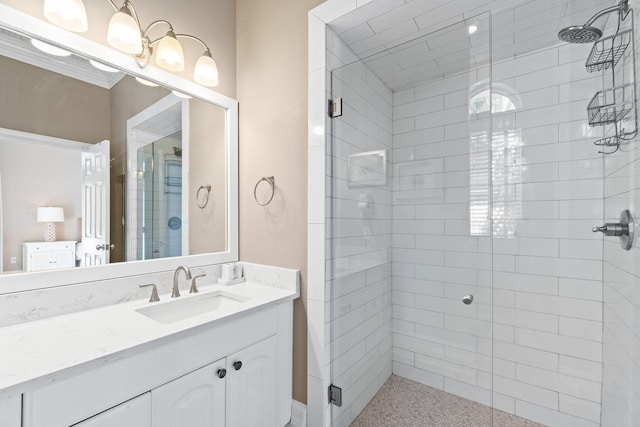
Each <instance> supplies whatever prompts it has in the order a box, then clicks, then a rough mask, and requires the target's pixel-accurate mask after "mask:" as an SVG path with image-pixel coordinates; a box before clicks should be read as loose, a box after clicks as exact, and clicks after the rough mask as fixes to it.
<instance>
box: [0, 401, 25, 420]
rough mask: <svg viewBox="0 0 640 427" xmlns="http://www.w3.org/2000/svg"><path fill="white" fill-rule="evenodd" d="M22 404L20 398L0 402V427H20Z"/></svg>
mask: <svg viewBox="0 0 640 427" xmlns="http://www.w3.org/2000/svg"><path fill="white" fill-rule="evenodd" d="M21 412H22V402H21V399H20V396H16V397H13V398H11V399H5V400H0V426H2V427H20V426H21V425H22V414H21Z"/></svg>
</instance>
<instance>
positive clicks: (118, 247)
mask: <svg viewBox="0 0 640 427" xmlns="http://www.w3.org/2000/svg"><path fill="white" fill-rule="evenodd" d="M170 93H171V92H170V91H169V90H168V89H165V88H163V87H150V86H144V85H141V84H140V83H138V82H137V81H136V80H135V79H134V78H133V77H131V76H125V77H123V78H122V80H120V81H119V82H118V84H116V85H115V86H114V87H112V88H111V118H112V121H111V146H110V151H111V170H110V176H111V194H112V196H111V201H112V202H111V205H110V212H109V217H110V220H111V223H110V229H109V233H110V235H111V237H110V239H111V244H113V245H115V248H114V250H113V251H112V252H111V262H122V261H124V260H125V247H126V244H125V228H124V225H123V222H122V218H123V216H124V209H125V206H126V205H125V202H124V201H123V200H122V198H123V197H126V194H125V187H124V185H125V184H124V183H125V181H126V180H125V178H124V177H125V171H126V170H127V120H129V119H130V118H131V117H133V116H135V115H136V114H138V113H140V112H141V111H142V110H144V109H145V108H147V107H149V106H150V105H151V104H153V103H155V102H157V101H159V100H160V99H162V98H164V97H165V96H167V95H169V94H170Z"/></svg>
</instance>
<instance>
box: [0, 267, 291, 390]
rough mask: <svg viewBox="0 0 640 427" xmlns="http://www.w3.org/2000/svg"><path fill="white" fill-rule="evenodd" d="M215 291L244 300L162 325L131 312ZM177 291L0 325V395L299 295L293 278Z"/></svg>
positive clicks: (68, 373) (51, 379) (27, 388)
mask: <svg viewBox="0 0 640 427" xmlns="http://www.w3.org/2000/svg"><path fill="white" fill-rule="evenodd" d="M249 279H250V278H249ZM220 290H225V291H228V292H230V293H233V294H237V295H242V296H246V297H248V299H247V300H246V301H239V302H238V303H237V304H234V308H233V309H230V308H224V307H223V308H221V309H218V310H213V311H210V312H207V313H204V314H199V315H195V316H193V317H189V318H187V319H184V320H178V321H175V322H171V323H167V324H163V323H159V322H158V321H155V320H153V319H151V318H149V317H147V316H145V315H143V314H141V313H139V312H137V311H136V310H137V309H141V308H144V307H149V306H159V305H162V304H171V303H172V302H174V301H178V300H180V301H185V302H186V300H188V299H191V298H202V297H203V296H205V295H207V294H209V293H212V292H216V291H220ZM149 292H150V290H149ZM181 292H182V293H183V294H182V296H181V297H180V298H178V299H173V298H171V297H170V295H168V294H165V295H160V299H161V301H160V302H155V303H150V302H147V300H136V301H131V302H127V303H122V304H116V305H110V306H106V307H101V308H96V309H92V310H85V311H80V312H76V313H71V314H65V315H62V316H57V317H52V318H48V319H42V320H37V321H33V322H28V323H23V324H18V325H13V326H8V327H4V328H0V352H1V354H0V361H1V363H0V400H3V399H4V398H9V397H11V396H14V395H17V394H20V393H23V392H25V391H29V390H33V389H35V388H37V387H41V386H42V385H45V384H48V383H51V382H53V381H59V380H60V379H63V378H65V377H67V376H71V375H74V374H76V373H77V372H78V371H79V370H80V369H82V370H83V371H86V370H87V369H91V366H93V364H95V366H98V365H99V364H100V363H104V360H105V358H107V357H109V358H112V357H113V356H114V355H120V354H122V355H123V356H124V353H125V352H127V354H132V353H131V351H136V352H138V351H144V350H145V349H146V347H147V346H149V345H152V343H158V342H160V341H162V340H166V341H167V342H168V341H169V340H171V338H172V337H173V338H175V337H176V336H177V335H178V334H180V333H183V332H185V331H189V330H191V329H194V328H198V327H201V326H205V325H209V324H213V323H214V322H220V321H223V319H228V318H230V317H232V316H238V315H241V314H242V313H245V312H247V311H250V310H255V309H258V308H260V307H263V306H265V305H267V304H272V303H276V302H279V301H284V300H287V299H295V298H296V297H297V296H298V295H299V293H298V292H299V290H298V284H297V283H296V285H295V286H282V287H276V286H268V285H264V284H257V283H254V282H253V281H248V282H244V283H239V284H236V285H231V286H219V285H214V284H212V285H203V286H201V289H200V293H198V294H188V293H187V291H184V290H182V291H181Z"/></svg>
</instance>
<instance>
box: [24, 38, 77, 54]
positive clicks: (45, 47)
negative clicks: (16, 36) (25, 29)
mask: <svg viewBox="0 0 640 427" xmlns="http://www.w3.org/2000/svg"><path fill="white" fill-rule="evenodd" d="M31 44H32V45H33V47H35V48H36V49H38V50H39V51H41V52H44V53H48V54H49V55H53V56H69V55H71V52H69V51H68V50H64V49H62V48H59V47H58V46H54V45H52V44H49V43H45V42H43V41H40V40H37V39H31Z"/></svg>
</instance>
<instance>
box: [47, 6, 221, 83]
mask: <svg viewBox="0 0 640 427" xmlns="http://www.w3.org/2000/svg"><path fill="white" fill-rule="evenodd" d="M107 1H108V2H109V4H110V5H111V7H113V9H114V10H115V13H114V14H113V16H112V17H111V20H110V21H109V28H108V30H107V41H108V42H109V44H110V45H111V46H113V47H114V48H115V49H117V50H119V51H121V52H124V53H128V54H131V55H133V57H134V59H135V61H136V64H138V66H139V67H140V68H144V67H146V66H147V65H148V64H149V61H150V60H151V59H152V57H153V59H154V61H155V63H156V64H157V65H158V66H159V67H160V68H163V69H165V70H167V71H172V72H180V71H184V68H185V58H184V52H183V50H182V45H181V44H180V41H179V39H180V38H183V39H189V40H192V41H195V42H197V43H199V44H200V45H202V47H203V48H204V52H203V53H202V54H201V55H200V57H199V58H198V60H197V62H196V64H195V67H194V72H193V79H194V81H195V82H196V83H198V84H200V85H202V86H208V87H214V86H217V85H218V66H217V65H216V62H215V61H214V59H213V56H212V55H211V50H210V49H209V47H208V46H207V45H206V43H204V42H203V41H202V40H201V39H199V38H198V37H195V36H192V35H190V34H176V33H175V32H174V30H173V26H172V25H171V23H170V22H169V21H166V20H157V21H154V22H152V23H151V24H149V25H148V26H147V27H146V29H144V30H143V29H142V26H141V24H140V19H139V18H138V13H137V12H136V9H135V7H134V6H133V4H132V3H131V1H129V0H124V3H123V4H122V6H121V7H118V6H117V5H116V3H115V2H114V0H107ZM44 5H45V16H46V17H47V19H48V20H49V21H51V22H52V23H54V24H56V25H58V26H60V27H62V28H65V29H67V30H71V31H86V28H85V29H84V30H82V28H83V27H82V26H81V25H72V24H70V23H69V22H67V21H65V20H61V19H58V17H59V16H67V15H71V14H73V16H76V15H78V16H80V15H81V16H80V17H82V16H84V22H85V24H86V12H85V11H84V4H83V3H82V0H44ZM69 5H71V6H69ZM80 11H81V12H82V13H80ZM76 19H80V18H76ZM157 25H166V26H167V27H168V30H167V31H166V33H165V34H164V36H162V37H159V38H156V39H151V38H150V36H149V33H150V30H151V29H152V28H153V27H155V26H157ZM85 26H86V25H85Z"/></svg>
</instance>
